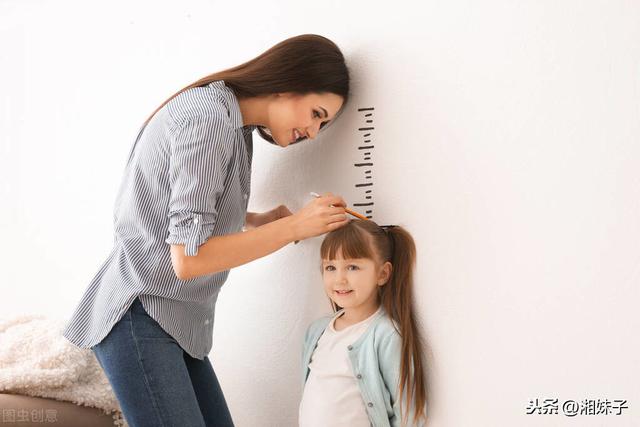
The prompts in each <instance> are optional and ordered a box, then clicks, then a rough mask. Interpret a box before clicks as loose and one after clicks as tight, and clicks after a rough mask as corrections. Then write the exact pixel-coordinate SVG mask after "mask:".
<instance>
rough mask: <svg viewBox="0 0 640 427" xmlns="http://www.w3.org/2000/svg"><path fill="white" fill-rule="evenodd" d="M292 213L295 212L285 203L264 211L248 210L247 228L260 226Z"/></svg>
mask: <svg viewBox="0 0 640 427" xmlns="http://www.w3.org/2000/svg"><path fill="white" fill-rule="evenodd" d="M290 215H293V214H292V213H291V211H290V210H289V208H287V207H286V206H285V205H280V206H278V207H277V208H274V209H271V210H270V211H267V212H263V213H255V212H247V218H246V226H247V227H246V228H255V227H260V226H261V225H264V224H268V223H270V222H273V221H277V220H279V219H280V218H284V217H287V216H290Z"/></svg>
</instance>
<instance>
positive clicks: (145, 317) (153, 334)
mask: <svg viewBox="0 0 640 427" xmlns="http://www.w3.org/2000/svg"><path fill="white" fill-rule="evenodd" d="M136 302H137V304H135V303H136ZM134 304H135V305H134V306H132V308H131V328H132V330H133V333H134V335H135V337H136V339H138V340H160V341H170V342H176V340H175V339H174V338H173V337H172V336H171V335H169V334H168V333H167V332H166V331H165V330H164V329H162V326H160V324H159V323H158V322H157V321H156V320H155V319H154V318H153V317H151V316H150V315H149V314H148V313H147V312H146V310H145V309H144V307H143V306H142V303H140V302H139V300H138V299H136V301H134Z"/></svg>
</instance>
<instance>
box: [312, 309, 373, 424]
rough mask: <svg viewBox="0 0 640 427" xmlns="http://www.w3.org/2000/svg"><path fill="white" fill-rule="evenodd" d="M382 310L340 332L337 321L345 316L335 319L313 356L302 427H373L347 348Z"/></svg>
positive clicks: (338, 315) (332, 320)
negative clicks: (336, 325)
mask: <svg viewBox="0 0 640 427" xmlns="http://www.w3.org/2000/svg"><path fill="white" fill-rule="evenodd" d="M379 311H380V308H378V310H377V311H376V312H375V313H373V314H372V315H371V316H369V317H368V318H366V319H365V320H363V321H361V322H358V323H355V324H353V325H350V326H348V327H346V328H344V329H342V330H340V331H336V329H335V327H334V322H335V320H336V319H337V318H338V317H340V316H341V315H342V314H343V313H342V312H338V313H337V314H336V315H335V316H334V317H333V319H331V321H330V322H329V325H328V326H327V328H326V329H325V330H324V333H323V334H322V336H321V337H320V339H319V340H318V345H317V347H316V349H315V350H314V352H313V355H312V356H311V363H309V370H310V372H309V377H308V378H307V382H306V383H305V386H304V391H303V393H302V401H301V402H300V409H299V420H300V427H327V426H331V427H370V425H371V423H370V422H369V417H368V416H367V410H366V407H365V404H364V401H363V400H362V395H361V394H360V389H359V388H358V383H357V379H356V377H355V375H354V373H353V368H352V366H351V362H350V360H349V351H348V350H347V346H349V345H351V344H353V343H354V342H356V341H357V340H358V338H360V336H361V335H362V334H363V333H364V331H366V329H367V327H368V326H369V324H370V323H371V321H372V320H373V318H374V317H375V316H376V314H378V312H379Z"/></svg>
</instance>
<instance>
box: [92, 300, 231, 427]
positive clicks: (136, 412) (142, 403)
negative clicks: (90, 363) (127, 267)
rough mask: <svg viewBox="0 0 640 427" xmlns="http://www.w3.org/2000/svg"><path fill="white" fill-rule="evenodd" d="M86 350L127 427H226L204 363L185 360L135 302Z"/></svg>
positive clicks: (225, 409)
mask: <svg viewBox="0 0 640 427" xmlns="http://www.w3.org/2000/svg"><path fill="white" fill-rule="evenodd" d="M91 350H92V351H93V352H94V354H95V355H96V358H97V359H98V362H99V363H100V365H101V366H102V369H103V370H104V372H105V374H106V376H107V379H108V380H109V382H110V383H111V387H112V388H113V391H114V393H115V395H116V398H117V399H118V402H120V406H121V408H122V412H123V414H124V417H125V419H126V420H127V423H128V424H129V426H130V427H147V426H148V427H205V426H206V427H213V426H215V427H218V426H219V427H232V426H233V422H232V420H231V414H230V413H229V408H228V407H227V403H226V401H225V399H224V395H223V394H222V389H221V388H220V384H219V383H218V379H217V378H216V374H215V373H214V372H213V368H212V366H211V363H210V362H209V358H208V357H205V358H204V360H200V359H194V358H193V357H191V356H189V354H187V353H186V352H185V351H184V350H183V349H182V348H181V347H180V346H179V345H178V343H177V342H176V340H174V339H173V338H172V337H171V336H170V335H169V334H167V333H166V332H165V331H164V330H163V329H162V328H161V327H160V325H158V323H157V322H156V321H155V320H153V318H151V317H150V316H149V315H148V314H147V312H146V311H145V310H144V307H143V306H142V303H141V302H140V301H139V300H138V299H137V298H136V299H135V300H134V302H133V304H132V305H131V307H130V308H129V310H128V311H127V312H126V313H125V314H124V316H123V317H122V319H120V321H118V323H116V324H115V325H114V326H113V329H112V330H111V332H109V334H108V335H107V336H106V337H105V338H104V339H103V340H102V341H101V342H100V343H99V344H97V345H95V346H93V347H92V348H91Z"/></svg>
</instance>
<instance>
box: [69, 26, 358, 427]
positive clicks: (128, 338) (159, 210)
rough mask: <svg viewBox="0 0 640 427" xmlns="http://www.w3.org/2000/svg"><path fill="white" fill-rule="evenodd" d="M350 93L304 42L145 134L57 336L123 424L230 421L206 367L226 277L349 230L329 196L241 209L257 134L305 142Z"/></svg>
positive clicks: (178, 108)
mask: <svg viewBox="0 0 640 427" xmlns="http://www.w3.org/2000/svg"><path fill="white" fill-rule="evenodd" d="M348 93H349V75H348V71H347V68H346V65H345V62H344V57H343V55H342V53H341V52H340V50H339V49H338V47H337V46H336V45H335V44H334V43H333V42H331V41H330V40H328V39H326V38H324V37H320V36H315V35H303V36H298V37H293V38H291V39H288V40H285V41H283V42H281V43H279V44H277V45H276V46H274V47H272V48H271V49H269V50H267V51H266V52H264V53H263V54H261V55H260V56H258V57H257V58H255V59H253V60H251V61H249V62H247V63H245V64H242V65H239V66H237V67H234V68H231V69H228V70H225V71H221V72H218V73H214V74H211V75H209V76H207V77H205V78H203V79H200V80H198V81H197V82H195V83H193V84H191V85H189V86H187V87H185V88H184V89H182V90H180V91H179V92H178V93H176V94H175V95H173V96H172V97H170V98H169V99H168V100H167V101H165V102H164V103H163V104H162V105H161V106H160V107H159V108H158V109H156V111H154V112H153V114H151V116H150V117H149V118H148V119H147V120H146V122H145V123H144V125H143V126H142V129H141V130H140V132H139V133H138V137H137V138H136V141H135V143H134V145H133V148H132V150H131V153H130V155H129V160H128V163H127V167H126V169H125V173H124V177H123V181H122V184H121V186H120V190H119V193H118V197H117V200H116V205H115V211H114V226H115V236H114V237H115V239H114V240H115V241H114V247H113V249H112V251H111V253H110V254H109V256H108V257H107V259H106V261H105V262H104V264H103V265H102V267H101V268H100V269H99V271H98V273H97V274H96V276H95V277H94V279H93V280H92V281H91V283H90V284H89V286H88V288H87V290H86V291H85V293H84V295H83V296H82V299H81V300H80V303H79V304H78V307H77V308H76V310H75V312H74V314H73V316H72V317H71V319H70V321H69V323H68V324H67V326H66V328H65V329H64V331H63V335H64V336H65V337H66V338H67V339H68V340H70V341H71V342H72V343H74V344H76V345H77V346H79V347H82V348H91V350H93V352H94V353H95V355H96V358H97V359H98V361H99V362H100V365H101V366H102V368H103V369H104V371H105V374H106V376H107V378H108V379H109V382H110V383H111V385H112V388H113V390H114V392H115V395H116V397H117V399H118V401H119V402H120V406H121V408H122V411H123V413H124V416H125V418H126V420H127V422H128V423H129V425H130V426H131V427H139V426H154V427H155V426H165V427H169V426H179V427H190V426H214V425H215V426H231V425H233V423H232V420H231V415H230V414H229V410H228V408H227V404H226V402H225V399H224V395H223V393H222V390H221V389H220V386H219V384H218V381H217V379H216V376H215V373H214V371H213V368H212V366H211V363H210V362H209V359H208V357H207V355H208V354H209V351H210V350H211V343H212V333H213V319H214V308H215V303H216V299H217V297H218V293H219V291H220V288H221V286H222V284H223V283H224V282H225V280H226V278H227V275H228V274H229V269H231V268H233V267H236V266H239V265H242V264H245V263H247V262H250V261H252V260H255V259H257V258H260V257H264V256H266V255H268V254H270V253H272V252H274V251H276V250H278V249H280V248H282V247H283V246H285V245H287V244H289V243H291V242H294V241H296V240H302V239H306V238H308V237H312V236H318V235H321V234H324V233H326V232H329V231H332V230H335V229H337V228H339V227H341V226H343V225H344V224H346V221H347V219H346V215H345V210H344V206H345V202H344V200H342V198H341V197H339V196H333V195H332V194H330V193H329V194H326V195H325V196H324V197H322V198H319V199H315V200H313V201H311V202H310V203H309V204H307V205H306V206H305V207H304V208H303V209H301V210H300V211H299V212H297V213H295V214H292V213H291V212H290V211H289V210H288V209H287V208H286V207H285V206H279V207H277V208H275V209H273V210H271V211H268V212H265V213H250V212H247V204H248V198H249V192H250V177H251V158H252V149H253V142H252V131H253V130H254V129H256V128H257V129H258V132H259V133H260V135H261V136H262V137H263V138H265V139H266V140H267V141H269V142H271V143H273V144H277V145H279V146H281V147H287V146H288V145H290V144H293V143H297V142H300V141H302V140H305V139H307V138H311V139H313V138H315V136H316V135H317V134H318V132H319V130H320V129H321V128H322V127H323V126H325V125H326V124H328V123H330V122H331V121H332V120H334V118H335V117H336V116H337V115H338V112H339V111H340V110H341V109H342V108H343V106H344V104H345V103H346V101H347V98H348ZM243 228H246V231H244V232H243V231H242V229H243Z"/></svg>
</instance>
